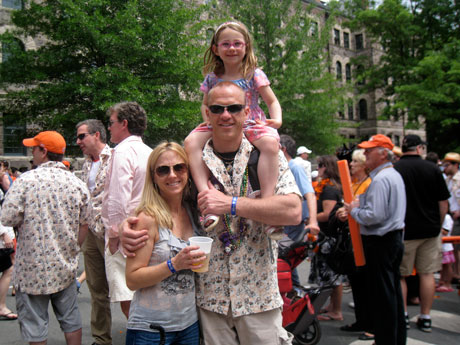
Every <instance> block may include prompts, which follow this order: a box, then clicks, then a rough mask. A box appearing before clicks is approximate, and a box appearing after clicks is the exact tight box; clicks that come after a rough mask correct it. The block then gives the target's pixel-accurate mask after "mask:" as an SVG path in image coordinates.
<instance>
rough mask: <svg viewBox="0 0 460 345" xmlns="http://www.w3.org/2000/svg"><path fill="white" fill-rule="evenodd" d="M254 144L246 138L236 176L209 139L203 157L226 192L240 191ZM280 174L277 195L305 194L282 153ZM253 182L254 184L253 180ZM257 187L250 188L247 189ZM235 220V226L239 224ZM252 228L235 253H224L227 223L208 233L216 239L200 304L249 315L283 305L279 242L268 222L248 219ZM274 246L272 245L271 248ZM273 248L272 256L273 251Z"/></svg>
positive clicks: (200, 284) (201, 281) (199, 290)
mask: <svg viewBox="0 0 460 345" xmlns="http://www.w3.org/2000/svg"><path fill="white" fill-rule="evenodd" d="M252 149H253V146H252V145H251V144H250V143H249V141H248V140H247V139H246V138H243V140H242V143H241V146H240V149H239V151H238V153H237V154H236V156H235V160H234V163H233V179H232V178H230V175H229V174H228V172H227V170H226V168H225V166H224V163H223V162H222V161H221V160H220V159H219V158H218V157H217V156H216V155H215V153H214V151H213V149H212V147H211V145H210V144H209V142H208V143H207V144H206V146H205V148H204V150H203V159H204V161H205V163H206V165H207V166H208V168H209V170H210V171H211V174H212V175H213V176H214V177H215V178H216V179H217V180H218V181H219V183H220V184H221V185H222V186H223V188H224V193H225V194H227V195H235V196H236V195H239V191H240V187H241V184H242V182H243V176H244V175H245V171H246V166H247V163H248V160H249V156H250V154H251V151H252ZM279 162H280V163H279V177H278V182H277V185H276V190H275V193H276V194H291V193H295V194H297V195H298V196H299V198H300V193H299V189H298V188H297V185H296V182H295V180H294V176H293V175H292V173H291V172H290V170H289V169H288V164H287V161H286V158H285V157H284V155H283V154H281V153H280V155H279ZM248 183H249V182H248ZM251 190H252V187H251V186H249V188H248V193H250V192H251ZM238 218H239V217H236V218H235V219H234V220H232V226H233V227H234V228H235V226H236V225H237V224H238ZM247 224H248V228H247V231H246V232H245V235H244V238H243V240H242V242H241V245H240V247H238V249H236V250H235V251H234V252H233V253H232V254H231V255H228V254H226V253H225V250H224V245H223V243H222V242H221V240H220V239H219V235H220V234H221V233H222V232H223V231H225V226H224V224H223V222H222V221H220V222H219V224H218V225H217V226H216V227H215V228H214V229H213V230H212V231H210V232H209V233H208V234H207V235H208V236H209V237H211V238H212V239H213V240H214V241H213V244H212V249H211V259H210V261H209V271H208V272H207V273H200V274H197V275H196V279H197V283H196V299H197V305H198V306H199V307H200V308H203V309H206V310H209V311H212V312H215V313H218V314H223V315H227V312H228V310H229V308H231V311H230V313H231V314H232V315H233V317H238V316H242V315H249V314H255V313H260V312H263V311H268V310H272V309H276V308H280V307H281V306H282V305H283V301H282V299H281V296H280V294H279V289H278V280H277V265H276V253H277V244H276V242H273V241H269V238H268V236H267V235H266V233H265V231H264V224H262V223H259V222H255V221H252V220H248V223H247ZM270 246H271V249H270ZM270 251H272V252H273V254H274V255H273V257H272V256H271V255H270Z"/></svg>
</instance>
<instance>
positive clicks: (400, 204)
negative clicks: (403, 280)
mask: <svg viewBox="0 0 460 345" xmlns="http://www.w3.org/2000/svg"><path fill="white" fill-rule="evenodd" d="M393 146H394V145H393V143H392V141H391V139H390V138H388V137H387V136H385V135H382V134H376V135H374V136H372V137H371V138H370V139H369V140H368V141H363V142H362V143H361V144H359V145H358V147H359V148H362V149H364V155H365V156H366V167H367V168H368V169H369V170H370V174H369V176H370V178H371V179H372V182H371V184H370V185H369V188H368V189H367V191H366V192H365V193H364V194H361V195H360V197H359V201H358V200H356V201H353V202H352V203H351V204H347V203H346V204H345V208H346V210H347V211H348V212H349V213H350V214H351V216H352V217H353V218H354V219H355V220H356V221H357V222H358V223H359V224H360V230H361V235H362V240H363V247H364V254H365V257H366V267H365V269H366V290H367V291H368V296H366V297H367V302H368V304H369V306H370V307H371V309H372V310H373V311H374V314H373V315H370V316H371V317H372V320H371V322H372V324H373V326H374V331H375V343H376V344H377V345H380V344H384V345H387V344H394V345H404V344H406V325H405V320H404V305H403V299H402V293H401V284H400V274H399V266H400V264H401V260H402V256H403V251H404V245H403V241H402V232H403V228H404V217H405V214H406V193H405V187H404V182H403V179H402V177H401V175H400V174H399V173H398V172H397V171H396V170H395V169H394V168H393V165H392V163H391V161H392V155H393V153H392V149H393Z"/></svg>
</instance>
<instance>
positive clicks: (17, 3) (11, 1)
mask: <svg viewBox="0 0 460 345" xmlns="http://www.w3.org/2000/svg"><path fill="white" fill-rule="evenodd" d="M2 6H3V7H5V8H12V9H14V10H21V9H22V0H2Z"/></svg>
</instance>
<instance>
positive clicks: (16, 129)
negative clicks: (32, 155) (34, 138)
mask: <svg viewBox="0 0 460 345" xmlns="http://www.w3.org/2000/svg"><path fill="white" fill-rule="evenodd" d="M26 137H27V135H26V125H25V124H24V125H21V124H18V121H17V120H16V119H15V118H14V117H13V116H6V115H4V116H3V154H4V155H5V156H26V155H27V148H26V147H25V146H24V145H23V144H22V138H26Z"/></svg>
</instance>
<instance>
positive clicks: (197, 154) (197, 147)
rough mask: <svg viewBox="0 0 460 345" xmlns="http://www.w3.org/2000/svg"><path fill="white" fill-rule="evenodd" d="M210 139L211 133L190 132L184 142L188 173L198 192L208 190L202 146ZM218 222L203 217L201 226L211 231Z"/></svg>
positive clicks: (207, 177)
mask: <svg viewBox="0 0 460 345" xmlns="http://www.w3.org/2000/svg"><path fill="white" fill-rule="evenodd" d="M209 138H211V132H192V133H190V134H189V135H188V136H187V138H185V140H184V148H185V152H187V156H188V159H189V164H190V173H191V174H192V178H193V182H195V186H196V188H197V189H198V192H202V191H205V190H208V180H209V170H208V167H207V166H206V164H205V163H204V162H203V158H202V152H203V148H204V145H205V144H206V142H207V141H208V140H209ZM218 222H219V217H218V216H216V215H212V214H210V215H203V220H202V225H203V227H204V228H205V230H206V231H210V230H212V229H213V228H214V227H215V226H216V225H217V223H218Z"/></svg>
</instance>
